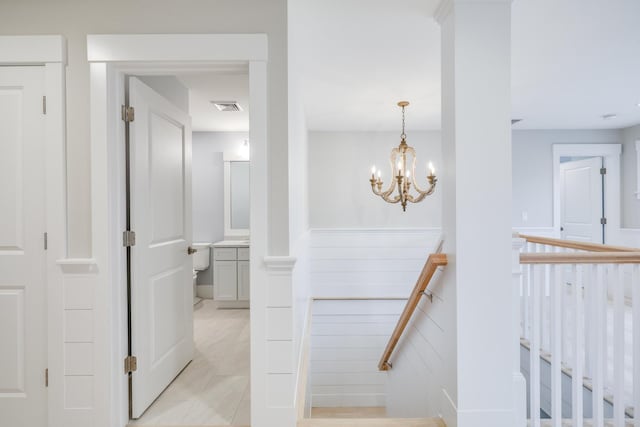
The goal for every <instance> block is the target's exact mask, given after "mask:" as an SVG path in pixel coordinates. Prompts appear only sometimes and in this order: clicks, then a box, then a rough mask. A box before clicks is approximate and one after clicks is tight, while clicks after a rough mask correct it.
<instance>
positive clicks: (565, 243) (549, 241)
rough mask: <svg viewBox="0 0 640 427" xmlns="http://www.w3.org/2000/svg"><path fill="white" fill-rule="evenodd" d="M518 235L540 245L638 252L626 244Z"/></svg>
mask: <svg viewBox="0 0 640 427" xmlns="http://www.w3.org/2000/svg"><path fill="white" fill-rule="evenodd" d="M518 237H520V238H522V239H525V240H526V241H527V242H530V243H539V244H542V245H549V246H558V247H561V248H567V249H576V250H580V251H589V252H640V249H638V248H629V247H626V246H611V245H601V244H599V243H588V242H578V241H575V240H563V239H553V238H551V237H539V236H530V235H528V234H518Z"/></svg>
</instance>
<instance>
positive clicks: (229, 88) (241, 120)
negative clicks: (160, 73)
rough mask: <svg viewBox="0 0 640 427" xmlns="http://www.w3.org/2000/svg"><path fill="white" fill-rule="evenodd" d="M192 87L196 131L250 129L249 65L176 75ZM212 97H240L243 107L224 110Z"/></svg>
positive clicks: (237, 98) (223, 98) (190, 96)
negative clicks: (228, 110) (215, 103)
mask: <svg viewBox="0 0 640 427" xmlns="http://www.w3.org/2000/svg"><path fill="white" fill-rule="evenodd" d="M176 77H177V78H178V80H180V81H181V82H182V84H183V85H185V86H186V87H187V88H188V89H189V114H190V115H191V128H192V129H193V131H195V132H247V131H248V130H249V75H248V73H247V70H246V67H245V68H243V69H229V70H223V71H215V72H202V71H200V72H185V73H179V74H177V75H176ZM211 101H236V102H238V104H240V107H241V108H242V109H243V111H239V112H224V111H218V109H217V108H216V107H215V106H214V105H213V104H212V103H211Z"/></svg>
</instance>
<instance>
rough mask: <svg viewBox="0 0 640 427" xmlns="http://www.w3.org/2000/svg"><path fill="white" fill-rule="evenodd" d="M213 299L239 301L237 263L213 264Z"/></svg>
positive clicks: (218, 262) (217, 262) (222, 262)
mask: <svg viewBox="0 0 640 427" xmlns="http://www.w3.org/2000/svg"><path fill="white" fill-rule="evenodd" d="M213 299H215V300H218V301H236V300H237V299H238V266H237V262H236V261H216V262H214V263H213Z"/></svg>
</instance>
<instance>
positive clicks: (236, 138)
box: [191, 132, 249, 285]
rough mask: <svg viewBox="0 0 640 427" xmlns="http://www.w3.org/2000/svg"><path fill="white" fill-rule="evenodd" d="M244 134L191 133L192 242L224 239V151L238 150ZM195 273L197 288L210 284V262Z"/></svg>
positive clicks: (245, 137)
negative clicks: (196, 274) (206, 266)
mask: <svg viewBox="0 0 640 427" xmlns="http://www.w3.org/2000/svg"><path fill="white" fill-rule="evenodd" d="M247 138H249V134H248V133H247V132H194V133H193V138H192V144H193V160H192V166H191V169H192V176H193V178H192V181H191V182H192V189H193V194H192V200H193V202H192V206H193V211H192V216H193V241H194V242H211V243H215V242H218V241H220V240H224V162H223V153H224V152H225V151H229V152H236V151H238V150H239V149H241V147H242V145H243V144H244V140H245V139H247ZM210 266H211V267H209V269H207V270H205V271H203V272H201V273H199V274H198V284H199V285H212V284H213V261H211V263H210Z"/></svg>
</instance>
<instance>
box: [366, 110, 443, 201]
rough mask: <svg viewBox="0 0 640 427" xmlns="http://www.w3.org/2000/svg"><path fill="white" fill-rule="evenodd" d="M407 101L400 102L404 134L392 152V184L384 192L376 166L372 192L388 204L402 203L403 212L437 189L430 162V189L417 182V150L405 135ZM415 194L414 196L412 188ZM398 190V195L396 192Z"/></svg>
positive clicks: (373, 168)
mask: <svg viewBox="0 0 640 427" xmlns="http://www.w3.org/2000/svg"><path fill="white" fill-rule="evenodd" d="M408 105H409V103H408V102H407V101H400V102H398V107H401V108H402V134H401V135H400V138H401V139H400V145H398V146H397V147H395V148H393V149H392V150H391V155H390V156H389V161H390V162H391V177H392V178H391V180H390V181H391V182H390V183H389V187H388V188H387V189H386V190H385V191H382V186H383V185H384V184H383V182H382V173H381V171H380V170H379V169H376V167H375V165H374V166H373V167H372V168H371V179H370V180H369V182H370V183H371V190H372V191H373V194H375V195H376V196H380V197H382V200H384V201H385V202H388V203H398V202H399V203H400V204H401V205H402V211H403V212H404V211H406V210H407V202H411V203H418V202H421V201H423V200H424V198H425V197H427V196H429V195H431V194H433V191H434V190H435V188H436V182H437V181H438V180H437V179H436V175H435V169H434V168H433V164H432V163H431V162H429V165H428V167H429V175H427V181H429V188H428V189H426V190H422V189H421V188H420V187H419V186H418V183H417V182H416V150H414V149H413V147H410V146H409V145H408V144H407V141H406V138H407V135H406V134H405V133H404V109H405V107H406V106H408ZM412 186H413V190H415V193H414V194H412V188H411V187H412ZM396 189H397V194H395V195H394V192H395V191H396Z"/></svg>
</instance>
